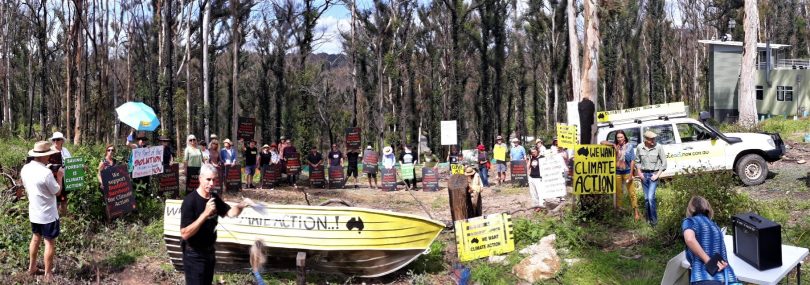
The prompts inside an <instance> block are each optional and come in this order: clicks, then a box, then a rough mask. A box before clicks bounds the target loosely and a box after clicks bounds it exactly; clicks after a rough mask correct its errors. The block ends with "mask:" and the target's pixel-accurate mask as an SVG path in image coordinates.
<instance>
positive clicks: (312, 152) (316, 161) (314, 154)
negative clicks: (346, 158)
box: [307, 146, 323, 168]
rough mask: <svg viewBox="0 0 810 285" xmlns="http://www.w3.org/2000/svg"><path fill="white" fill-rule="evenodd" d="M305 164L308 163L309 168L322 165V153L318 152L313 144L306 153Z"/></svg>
mask: <svg viewBox="0 0 810 285" xmlns="http://www.w3.org/2000/svg"><path fill="white" fill-rule="evenodd" d="M307 164H309V167H310V168H312V167H316V166H320V165H323V155H321V153H320V152H318V148H317V147H314V146H313V147H312V148H310V149H309V154H307Z"/></svg>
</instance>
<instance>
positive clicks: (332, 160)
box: [328, 144, 343, 167]
mask: <svg viewBox="0 0 810 285" xmlns="http://www.w3.org/2000/svg"><path fill="white" fill-rule="evenodd" d="M328 157H329V167H333V166H335V167H337V166H343V153H342V152H340V150H338V147H337V145H336V144H332V150H331V151H329V156H328Z"/></svg>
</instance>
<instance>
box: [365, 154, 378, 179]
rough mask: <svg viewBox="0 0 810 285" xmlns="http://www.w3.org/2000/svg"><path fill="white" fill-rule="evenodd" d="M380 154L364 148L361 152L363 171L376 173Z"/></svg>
mask: <svg viewBox="0 0 810 285" xmlns="http://www.w3.org/2000/svg"><path fill="white" fill-rule="evenodd" d="M379 161H380V155H379V154H378V153H377V152H376V151H372V150H366V151H365V152H363V173H370V174H374V173H377V163H379Z"/></svg>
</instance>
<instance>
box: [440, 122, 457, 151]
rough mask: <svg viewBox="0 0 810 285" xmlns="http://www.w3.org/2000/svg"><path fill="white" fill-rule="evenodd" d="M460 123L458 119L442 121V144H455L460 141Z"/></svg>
mask: <svg viewBox="0 0 810 285" xmlns="http://www.w3.org/2000/svg"><path fill="white" fill-rule="evenodd" d="M457 127H458V125H457V124H456V121H442V122H441V142H442V145H454V144H457V143H458V129H457Z"/></svg>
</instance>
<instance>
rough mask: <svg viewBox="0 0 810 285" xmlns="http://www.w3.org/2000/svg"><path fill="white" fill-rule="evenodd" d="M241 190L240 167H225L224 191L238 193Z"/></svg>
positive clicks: (235, 165) (236, 165)
mask: <svg viewBox="0 0 810 285" xmlns="http://www.w3.org/2000/svg"><path fill="white" fill-rule="evenodd" d="M241 190H242V166H241V165H239V164H234V165H232V166H225V191H227V192H239V191H241Z"/></svg>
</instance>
